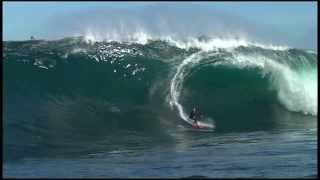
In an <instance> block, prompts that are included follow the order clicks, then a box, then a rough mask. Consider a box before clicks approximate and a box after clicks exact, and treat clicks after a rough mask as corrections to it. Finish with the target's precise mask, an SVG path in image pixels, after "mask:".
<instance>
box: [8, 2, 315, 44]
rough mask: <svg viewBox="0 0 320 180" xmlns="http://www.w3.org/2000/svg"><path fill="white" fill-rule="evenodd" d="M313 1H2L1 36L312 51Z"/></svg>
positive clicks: (313, 31) (313, 39)
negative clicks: (214, 39) (212, 41)
mask: <svg viewBox="0 0 320 180" xmlns="http://www.w3.org/2000/svg"><path fill="white" fill-rule="evenodd" d="M317 13H318V12H317V2H4V5H3V20H4V21H3V27H4V29H3V30H4V31H3V33H4V34H3V37H4V40H25V39H29V38H30V36H31V35H33V36H35V37H36V38H41V39H56V38H63V37H66V36H72V35H75V34H81V33H84V32H85V31H87V30H88V29H91V30H93V31H97V32H100V33H102V32H103V33H106V32H107V31H115V32H120V33H129V32H130V31H137V30H138V29H140V30H141V29H142V30H143V31H147V32H148V33H151V34H152V33H153V34H165V33H167V34H175V35H180V36H189V35H191V36H193V35H201V34H204V35H210V36H212V35H217V36H219V37H223V36H224V35H226V36H229V35H234V36H236V37H237V36H240V37H241V36H245V37H249V38H252V39H258V40H262V41H269V42H272V43H275V44H280V45H288V46H291V47H298V48H308V49H315V48H316V45H317V41H316V39H317Z"/></svg>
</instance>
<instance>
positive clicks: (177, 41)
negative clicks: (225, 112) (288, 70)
mask: <svg viewBox="0 0 320 180" xmlns="http://www.w3.org/2000/svg"><path fill="white" fill-rule="evenodd" d="M84 39H85V40H86V41H87V42H91V43H92V42H97V41H106V42H111V41H117V42H127V43H137V44H142V45H145V44H147V43H148V42H149V41H153V40H160V41H165V42H168V43H169V44H171V45H174V46H176V47H178V48H180V49H190V48H198V49H201V50H202V51H212V50H217V49H230V48H237V47H241V46H242V47H250V46H253V47H260V48H264V49H271V50H279V51H284V50H288V49H289V47H288V46H279V45H272V44H263V43H258V42H254V41H249V40H247V39H245V38H216V37H207V36H198V37H185V38H178V37H177V36H175V35H152V34H149V33H146V32H143V31H137V32H133V33H130V34H119V33H116V32H109V33H106V34H104V35H101V34H98V33H93V32H91V31H87V32H86V33H85V35H84Z"/></svg>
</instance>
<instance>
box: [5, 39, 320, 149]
mask: <svg viewBox="0 0 320 180" xmlns="http://www.w3.org/2000/svg"><path fill="white" fill-rule="evenodd" d="M3 46H4V54H3V65H4V68H3V69H4V74H3V75H4V96H3V97H4V124H5V143H6V144H10V145H8V146H6V148H7V149H6V150H7V151H10V150H12V149H15V148H17V147H16V146H14V145H17V144H19V146H20V145H25V146H26V142H28V143H30V142H33V144H34V145H35V148H44V146H48V144H49V145H50V146H60V145H62V144H68V143H70V142H72V143H73V144H76V143H78V144H83V143H86V142H87V143H88V142H92V141H95V140H98V139H100V138H102V137H105V136H106V135H116V134H117V133H118V132H120V131H134V132H139V133H146V135H147V136H151V137H154V139H156V140H159V141H161V140H162V139H163V138H170V136H169V135H168V134H167V131H166V130H169V129H173V130H174V129H175V128H176V125H177V124H179V123H183V121H181V120H185V119H186V117H187V116H188V113H189V111H190V110H191V108H192V107H193V106H196V107H199V109H200V111H201V113H202V115H203V116H202V117H203V120H204V121H205V119H213V120H214V121H215V124H216V130H217V131H237V130H239V131H250V130H257V129H268V128H276V127H277V126H278V120H280V119H282V118H283V117H284V116H290V117H291V115H294V114H295V115H298V116H307V117H308V116H310V117H312V116H317V76H316V75H317V54H314V53H312V52H308V51H304V50H299V49H282V50H276V49H270V48H266V47H258V46H254V45H248V46H244V45H239V46H236V47H232V48H228V47H227V48H225V47H223V48H212V49H210V48H209V49H205V50H204V49H201V48H199V47H190V48H185V49H184V48H182V47H180V46H177V45H174V44H172V43H169V42H166V41H160V40H152V41H148V43H146V44H137V43H124V42H122V43H121V42H95V43H91V44H90V43H87V42H86V41H84V40H83V39H82V38H66V39H63V40H58V41H23V42H4V43H3ZM75 134H76V135H75ZM35 136H37V137H38V139H37V138H35ZM21 137H22V138H21ZM120 139H121V138H120ZM156 140H153V141H154V142H158V141H156ZM119 141H121V140H119ZM112 142H113V141H112ZM31 144H32V143H31ZM110 144H112V143H110ZM8 148H9V149H8ZM15 150H17V149H15ZM17 154H18V153H17ZM30 154H32V150H30Z"/></svg>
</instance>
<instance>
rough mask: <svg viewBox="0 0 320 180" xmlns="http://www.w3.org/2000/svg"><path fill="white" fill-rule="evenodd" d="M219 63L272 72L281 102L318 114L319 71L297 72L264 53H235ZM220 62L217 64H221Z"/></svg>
mask: <svg viewBox="0 0 320 180" xmlns="http://www.w3.org/2000/svg"><path fill="white" fill-rule="evenodd" d="M219 64H225V65H232V66H233V67H239V68H252V67H257V68H259V69H261V73H262V74H263V75H266V74H270V75H271V77H272V82H270V83H271V86H272V87H273V88H275V90H276V91H277V96H278V100H279V102H280V103H281V104H282V105H283V106H284V107H286V108H287V109H288V110H290V111H294V112H302V113H304V114H311V115H317V72H316V70H312V69H308V70H305V71H302V72H301V71H300V72H297V71H296V70H293V69H291V68H290V66H288V65H286V64H281V63H280V62H277V61H275V60H273V59H270V58H267V57H265V56H262V55H257V54H256V55H243V54H237V53H233V57H232V58H230V59H229V61H223V62H220V63H219ZM219 64H218V63H217V64H216V65H219Z"/></svg>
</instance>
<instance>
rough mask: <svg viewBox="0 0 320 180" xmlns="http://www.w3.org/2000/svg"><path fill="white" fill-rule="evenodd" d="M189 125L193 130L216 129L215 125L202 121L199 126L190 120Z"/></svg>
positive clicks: (198, 123) (198, 122)
mask: <svg viewBox="0 0 320 180" xmlns="http://www.w3.org/2000/svg"><path fill="white" fill-rule="evenodd" d="M188 123H189V124H190V125H191V127H192V129H197V130H198V129H214V127H215V126H214V123H207V122H202V121H197V124H194V122H193V120H192V119H188Z"/></svg>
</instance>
